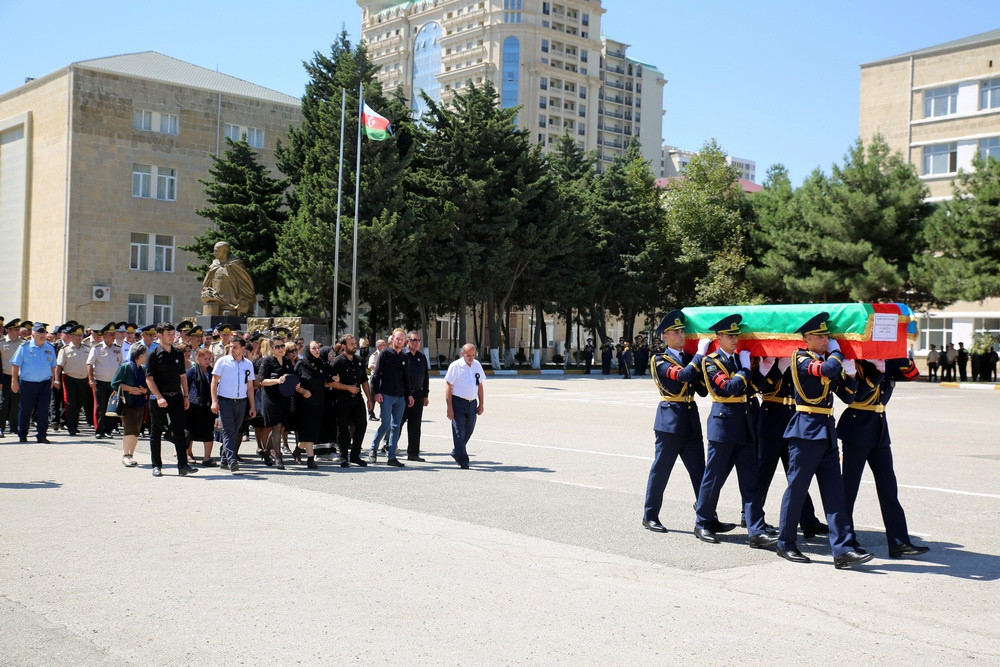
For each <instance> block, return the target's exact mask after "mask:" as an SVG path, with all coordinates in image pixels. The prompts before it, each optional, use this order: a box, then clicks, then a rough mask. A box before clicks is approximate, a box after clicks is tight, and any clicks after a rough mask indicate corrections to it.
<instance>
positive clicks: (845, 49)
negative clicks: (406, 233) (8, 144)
mask: <svg viewBox="0 0 1000 667" xmlns="http://www.w3.org/2000/svg"><path fill="white" fill-rule="evenodd" d="M603 6H604V8H605V9H606V13H605V14H604V16H603V18H602V32H603V33H604V34H605V35H607V36H609V37H612V38H613V39H616V40H618V41H622V42H625V43H627V44H629V45H630V48H629V51H628V53H629V55H630V56H632V57H634V58H636V59H638V60H641V61H643V62H647V63H650V64H653V65H655V66H656V67H657V68H658V69H659V70H660V71H661V72H663V74H664V77H665V78H666V79H667V81H668V83H667V85H666V87H665V88H664V108H665V111H666V113H665V114H664V117H663V140H664V142H665V143H668V144H671V145H674V146H679V147H681V148H684V149H687V150H697V149H699V148H700V147H701V146H702V145H703V144H704V143H705V142H706V141H708V140H709V139H712V138H715V139H716V140H717V141H718V142H719V143H720V144H721V146H722V148H723V149H724V150H725V151H726V152H727V153H729V154H730V155H733V156H736V157H742V158H748V159H751V160H754V161H756V163H757V181H758V182H762V181H763V180H764V178H765V175H766V172H767V169H768V167H769V166H771V165H773V164H776V163H781V164H784V165H785V167H786V168H788V170H789V173H790V175H791V178H792V182H793V183H796V184H798V183H801V181H803V180H804V179H805V178H806V177H807V176H808V175H809V173H810V172H811V171H812V170H813V169H815V168H817V167H818V168H820V169H822V170H824V171H827V172H829V169H830V165H832V164H834V163H841V162H842V161H843V156H844V154H845V153H846V152H847V150H848V148H849V147H850V146H851V144H852V143H853V142H854V141H855V140H856V139H857V132H858V88H859V80H860V69H859V66H860V65H861V64H862V63H866V62H870V61H873V60H878V59H881V58H886V57H889V56H893V55H898V54H901V53H905V52H907V51H912V50H915V49H920V48H924V47H928V46H933V45H936V44H940V43H943V42H947V41H951V40H953V39H958V38H961V37H967V36H969V35H974V34H977V33H980V32H985V31H987V30H994V29H997V28H1000V12H998V11H997V4H996V0H958V1H957V2H951V3H942V2H941V1H940V0H933V1H931V0H867V1H866V2H859V1H857V0H842V1H839V2H814V1H810V0H785V1H782V2H778V1H771V2H767V1H759V2H754V3H751V2H742V1H738V0H728V1H722V0H604V3H603ZM43 12H44V16H40V14H42V13H43ZM360 22H361V10H360V8H359V7H358V5H357V2H356V1H355V0H291V1H290V2H285V3H277V2H273V0H271V1H265V0H241V1H239V2H236V1H233V0H201V1H200V2H191V1H189V0H174V1H173V2H168V3H148V4H142V3H140V4H136V3H135V2H127V3H126V2H120V1H118V0H107V1H100V2H96V3H94V2H90V3H85V2H79V1H78V0H77V1H75V2H67V1H64V0H53V1H49V2H44V3H40V2H38V0H28V1H25V0H0V26H2V27H3V28H4V31H3V32H4V37H3V39H2V40H0V92H6V91H8V90H11V89H13V88H16V87H17V86H20V85H22V84H23V83H24V80H25V78H26V77H39V76H44V75H45V74H48V73H50V72H54V71H56V70H58V69H61V68H63V67H66V66H67V65H69V64H70V63H73V62H76V61H79V60H87V59H90V58H99V57H104V56H110V55H118V54H122V53H134V52H137V51H149V50H153V51H159V52H161V53H164V54H166V55H169V56H172V57H174V58H179V59H181V60H186V61H188V62H191V63H194V64H196V65H200V66H202V67H208V68H210V69H218V70H219V71H221V72H224V73H226V74H231V75H233V76H236V77H239V78H241V79H246V80H248V81H252V82H253V83H257V84H260V85H263V86H267V87H268V88H273V89H275V90H279V91H281V92H284V93H287V94H290V95H293V96H296V97H298V96H300V95H301V94H302V92H303V90H304V87H305V83H306V78H307V77H306V74H305V70H304V69H303V67H302V63H303V61H306V60H309V59H310V58H311V57H312V55H313V53H314V52H316V51H320V52H329V47H330V44H331V43H332V42H333V40H334V37H335V36H336V35H337V34H338V33H339V32H340V29H341V27H342V26H343V27H346V29H347V31H348V33H349V35H350V37H351V41H352V42H356V41H357V40H358V39H359V37H360ZM11 26H23V27H24V28H23V29H14V30H11V29H10V27H11ZM644 122H645V121H644Z"/></svg>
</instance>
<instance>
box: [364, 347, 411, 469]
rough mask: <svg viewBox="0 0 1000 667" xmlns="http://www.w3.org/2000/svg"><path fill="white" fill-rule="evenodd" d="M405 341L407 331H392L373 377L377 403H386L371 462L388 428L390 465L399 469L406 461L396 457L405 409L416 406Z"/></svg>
mask: <svg viewBox="0 0 1000 667" xmlns="http://www.w3.org/2000/svg"><path fill="white" fill-rule="evenodd" d="M405 343H406V332H405V331H403V330H402V329H396V330H395V331H393V332H392V338H391V339H390V341H389V347H387V348H385V349H384V350H382V351H381V352H379V355H378V361H377V362H376V363H375V372H374V373H372V379H371V388H372V394H373V397H374V398H375V401H376V402H377V403H381V404H382V423H381V424H379V427H378V430H377V431H375V438H374V439H373V440H372V451H371V454H369V455H368V462H369V463H375V460H376V457H377V456H378V443H379V442H381V440H382V438H384V437H385V433H386V431H389V460H388V461H386V464H387V465H390V466H393V467H395V468H402V467H403V462H402V461H400V460H399V459H398V458H396V448H397V446H398V445H399V430H400V428H402V426H403V412H404V411H405V410H406V408H409V407H413V392H412V391H410V378H409V374H408V373H407V371H406V354H404V352H403V345H404V344H405Z"/></svg>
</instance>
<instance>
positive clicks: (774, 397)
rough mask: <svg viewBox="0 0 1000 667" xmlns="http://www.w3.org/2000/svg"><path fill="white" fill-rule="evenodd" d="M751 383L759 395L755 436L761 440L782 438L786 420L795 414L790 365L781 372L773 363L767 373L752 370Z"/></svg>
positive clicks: (786, 424)
mask: <svg viewBox="0 0 1000 667" xmlns="http://www.w3.org/2000/svg"><path fill="white" fill-rule="evenodd" d="M753 383H754V385H755V386H756V387H757V390H758V391H759V392H760V396H761V403H760V408H759V409H758V410H757V419H756V425H757V437H758V438H759V439H761V440H784V438H785V429H786V428H787V427H788V421H789V420H790V419H791V418H792V415H793V414H795V406H794V405H793V399H792V369H791V366H789V368H788V369H787V370H785V372H782V371H781V369H779V368H778V364H774V366H772V367H771V370H770V371H768V373H767V375H762V374H761V373H760V372H759V371H754V375H753ZM776 401H780V402H776Z"/></svg>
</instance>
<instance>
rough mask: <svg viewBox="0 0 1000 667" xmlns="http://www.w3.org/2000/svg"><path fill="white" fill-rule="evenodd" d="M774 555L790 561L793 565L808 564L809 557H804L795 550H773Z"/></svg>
mask: <svg viewBox="0 0 1000 667" xmlns="http://www.w3.org/2000/svg"><path fill="white" fill-rule="evenodd" d="M775 553H777V554H778V555H779V556H781V557H782V558H784V559H785V560H790V561H792V562H793V563H809V562H811V561H810V560H809V556H806V555H804V554H803V553H802V552H801V551H799V550H798V549H795V548H791V549H788V550H787V551H786V550H785V549H782V548H780V547H779V548H777V549H775Z"/></svg>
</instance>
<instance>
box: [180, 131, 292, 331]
mask: <svg viewBox="0 0 1000 667" xmlns="http://www.w3.org/2000/svg"><path fill="white" fill-rule="evenodd" d="M208 173H209V174H210V175H211V179H210V180H205V181H200V183H201V184H202V185H204V186H205V198H206V200H207V201H208V203H209V206H208V207H207V208H202V209H198V210H197V211H195V212H196V213H197V214H198V215H200V216H201V217H203V218H207V219H208V220H211V221H212V222H213V223H214V226H212V227H208V228H207V229H206V230H205V232H204V233H203V234H201V235H199V236H196V237H195V238H194V243H192V244H191V245H189V246H180V249H181V250H185V251H187V252H192V253H194V254H195V255H196V256H197V257H198V259H199V260H201V262H200V263H196V264H189V265H188V267H187V268H188V270H189V271H192V272H194V273H195V274H196V275H197V277H198V280H199V281H200V280H202V279H204V277H205V273H206V272H207V271H208V267H209V265H210V264H211V262H212V259H213V247H214V246H215V244H216V243H217V242H219V241H227V242H228V243H229V244H230V246H231V248H232V251H233V253H234V254H236V255H237V256H239V257H240V259H242V260H243V262H244V263H245V264H246V267H247V270H248V271H249V272H250V277H251V278H253V282H254V287H255V288H256V289H257V292H258V293H259V294H260V295H261V306H262V307H263V308H264V311H265V312H266V313H268V314H270V312H271V307H272V300H273V297H274V285H275V282H276V278H277V275H278V266H279V264H278V259H277V257H276V251H277V241H276V236H277V234H278V233H279V231H280V230H281V228H282V226H283V225H284V224H285V222H286V220H287V219H288V213H287V211H286V210H285V209H284V193H285V190H286V188H287V185H288V183H287V181H284V180H278V179H276V178H273V177H272V176H270V175H269V173H268V170H267V167H265V166H264V165H263V164H262V163H261V162H260V161H259V160H258V159H257V154H256V153H255V152H254V151H253V149H252V148H250V145H249V144H248V143H247V141H246V137H245V136H244V137H243V139H242V140H240V141H235V142H234V141H233V140H231V139H229V138H226V150H225V151H224V153H223V155H222V157H219V156H213V157H212V166H211V167H210V168H209V172H208Z"/></svg>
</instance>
